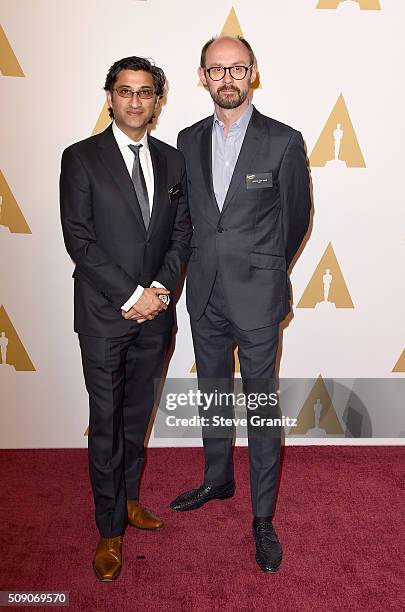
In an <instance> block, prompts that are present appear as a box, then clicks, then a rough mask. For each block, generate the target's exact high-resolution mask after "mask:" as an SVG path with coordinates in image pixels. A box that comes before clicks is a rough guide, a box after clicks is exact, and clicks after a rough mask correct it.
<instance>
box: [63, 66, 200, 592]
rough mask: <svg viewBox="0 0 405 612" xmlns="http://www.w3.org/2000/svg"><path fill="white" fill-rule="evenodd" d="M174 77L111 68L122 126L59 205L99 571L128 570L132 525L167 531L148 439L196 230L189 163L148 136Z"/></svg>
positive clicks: (75, 177) (104, 575) (96, 139)
mask: <svg viewBox="0 0 405 612" xmlns="http://www.w3.org/2000/svg"><path fill="white" fill-rule="evenodd" d="M164 86H165V75H164V73H163V71H162V70H161V69H160V68H158V67H156V66H154V65H152V64H151V63H150V62H149V61H148V60H146V59H144V58H140V57H129V58H124V59H122V60H119V61H118V62H116V63H115V64H113V66H112V67H111V68H110V70H109V72H108V75H107V78H106V82H105V90H106V95H107V101H108V105H109V111H110V115H111V117H112V118H113V123H112V125H110V126H109V127H108V128H107V129H106V130H105V131H104V132H103V133H101V134H99V135H97V136H92V137H91V138H87V139H86V140H83V141H81V142H78V143H76V144H74V145H72V146H70V147H68V148H67V149H66V150H65V151H64V153H63V157H62V169H61V178H60V201H61V219H62V227H63V234H64V239H65V244H66V248H67V251H68V253H69V255H70V256H71V258H72V259H73V261H74V263H75V264H76V267H75V271H74V273H73V276H74V279H75V280H74V316H75V324H74V327H75V331H76V332H77V333H78V334H79V341H80V348H81V353H82V362H83V371H84V377H85V382H86V387H87V390H88V393H89V404H90V424H89V468H90V478H91V483H92V488H93V495H94V502H95V515H96V523H97V527H98V529H99V532H100V540H99V543H98V546H97V550H96V555H95V558H94V563H93V567H94V571H95V574H96V576H97V577H98V578H99V579H100V580H103V581H112V580H115V579H116V578H117V577H118V575H119V573H120V571H121V547H122V536H123V534H124V531H125V528H126V525H127V523H129V524H130V525H133V526H135V527H138V528H141V529H159V528H161V527H162V526H163V523H162V521H161V520H160V519H158V518H157V517H155V516H154V515H153V514H152V513H151V512H149V511H148V510H147V509H146V508H145V507H143V506H142V505H141V504H140V503H139V479H140V475H141V471H142V466H143V463H144V439H145V434H146V431H147V427H148V422H149V419H150V415H151V411H152V407H153V403H154V380H155V379H158V378H159V377H160V376H161V373H162V368H163V362H164V358H165V355H166V352H167V349H168V347H169V345H170V342H171V331H172V326H173V306H172V302H171V300H170V294H171V293H172V292H173V291H174V290H175V289H176V287H177V284H178V281H179V275H180V272H181V268H182V266H183V264H185V263H186V262H187V260H188V257H189V241H190V236H191V225H190V219H189V211H188V205H187V197H186V175H185V165H184V159H183V156H182V155H181V153H179V152H178V151H177V150H176V149H174V148H172V147H170V146H169V145H167V144H165V143H163V142H161V141H159V140H157V139H156V138H152V137H151V136H150V135H149V134H148V133H147V126H148V124H149V123H151V121H152V119H153V117H154V115H155V112H156V110H157V107H158V104H159V100H160V98H161V96H162V95H163V91H164Z"/></svg>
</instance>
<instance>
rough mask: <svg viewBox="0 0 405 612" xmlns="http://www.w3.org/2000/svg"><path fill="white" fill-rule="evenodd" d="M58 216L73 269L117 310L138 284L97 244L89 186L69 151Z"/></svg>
mask: <svg viewBox="0 0 405 612" xmlns="http://www.w3.org/2000/svg"><path fill="white" fill-rule="evenodd" d="M60 213H61V222H62V230H63V237H64V240H65V245H66V249H67V251H68V253H69V255H70V257H71V258H72V259H73V261H74V263H75V264H76V269H77V270H78V272H79V273H80V274H82V275H83V276H84V277H85V278H86V279H87V280H88V282H89V283H90V284H91V285H93V287H94V288H95V289H96V290H97V291H99V292H100V293H101V294H102V295H103V297H104V298H105V299H106V300H107V301H108V302H110V303H111V304H112V306H113V307H114V308H115V309H116V310H118V311H119V310H121V306H122V304H124V302H125V301H126V300H127V299H128V297H129V296H130V295H131V294H132V293H133V292H134V290H135V288H136V287H137V285H138V283H137V282H136V280H134V279H133V278H131V277H130V276H129V275H128V274H127V272H125V270H123V268H121V266H119V265H118V264H117V263H115V262H114V261H112V260H111V258H110V256H109V255H108V254H107V253H106V252H105V251H104V250H103V249H102V248H101V247H100V246H99V244H97V233H96V228H95V224H94V218H93V202H92V194H91V185H90V182H89V179H88V175H87V172H86V170H85V168H84V166H83V163H82V162H81V160H80V158H79V157H78V156H77V155H75V154H74V152H72V151H71V150H70V149H66V150H65V151H64V153H63V155H62V165H61V175H60Z"/></svg>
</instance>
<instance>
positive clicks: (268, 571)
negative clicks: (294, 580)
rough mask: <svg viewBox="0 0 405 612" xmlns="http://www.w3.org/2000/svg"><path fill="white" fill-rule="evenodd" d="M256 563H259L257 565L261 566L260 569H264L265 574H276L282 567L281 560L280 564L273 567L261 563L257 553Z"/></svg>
mask: <svg viewBox="0 0 405 612" xmlns="http://www.w3.org/2000/svg"><path fill="white" fill-rule="evenodd" d="M256 563H257V565H258V566H259V567H260V569H261V570H262V572H265V574H275V573H276V572H278V570H279V569H280V567H281V561H280V563H279V565H276V566H274V567H271V568H270V567H267V566H263V565H262V564H261V563H259V560H258V558H257V555H256Z"/></svg>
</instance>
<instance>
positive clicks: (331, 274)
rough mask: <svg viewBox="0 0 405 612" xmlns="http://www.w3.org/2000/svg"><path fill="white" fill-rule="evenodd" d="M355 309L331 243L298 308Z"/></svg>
mask: <svg viewBox="0 0 405 612" xmlns="http://www.w3.org/2000/svg"><path fill="white" fill-rule="evenodd" d="M333 304H334V305H335V307H336V308H354V304H353V302H352V298H351V297H350V293H349V290H348V288H347V285H346V282H345V279H344V278H343V274H342V271H341V269H340V266H339V263H338V261H337V259H336V255H335V252H334V250H333V247H332V244H331V243H330V242H329V244H328V246H327V247H326V249H325V252H324V254H323V255H322V258H321V260H320V262H319V264H318V265H317V267H316V270H315V272H314V273H313V275H312V277H311V280H310V281H309V283H308V285H307V287H306V289H305V291H304V293H303V294H302V297H301V299H300V301H299V302H298V304H297V308H315V306H317V305H318V308H319V309H321V308H322V309H327V310H333Z"/></svg>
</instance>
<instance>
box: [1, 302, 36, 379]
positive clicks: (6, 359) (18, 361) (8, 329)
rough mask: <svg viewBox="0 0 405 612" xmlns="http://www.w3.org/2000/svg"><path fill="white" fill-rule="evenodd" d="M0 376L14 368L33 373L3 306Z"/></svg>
mask: <svg viewBox="0 0 405 612" xmlns="http://www.w3.org/2000/svg"><path fill="white" fill-rule="evenodd" d="M0 357H1V363H0V376H1V373H2V370H3V369H4V370H6V369H11V368H14V369H15V370H17V371H25V372H35V368H34V364H33V363H32V361H31V359H30V358H29V356H28V353H27V351H26V350H25V348H24V346H23V344H22V342H21V340H20V338H19V337H18V334H17V332H16V330H15V329H14V326H13V324H12V323H11V321H10V318H9V316H8V314H7V312H6V309H5V308H4V306H0Z"/></svg>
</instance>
